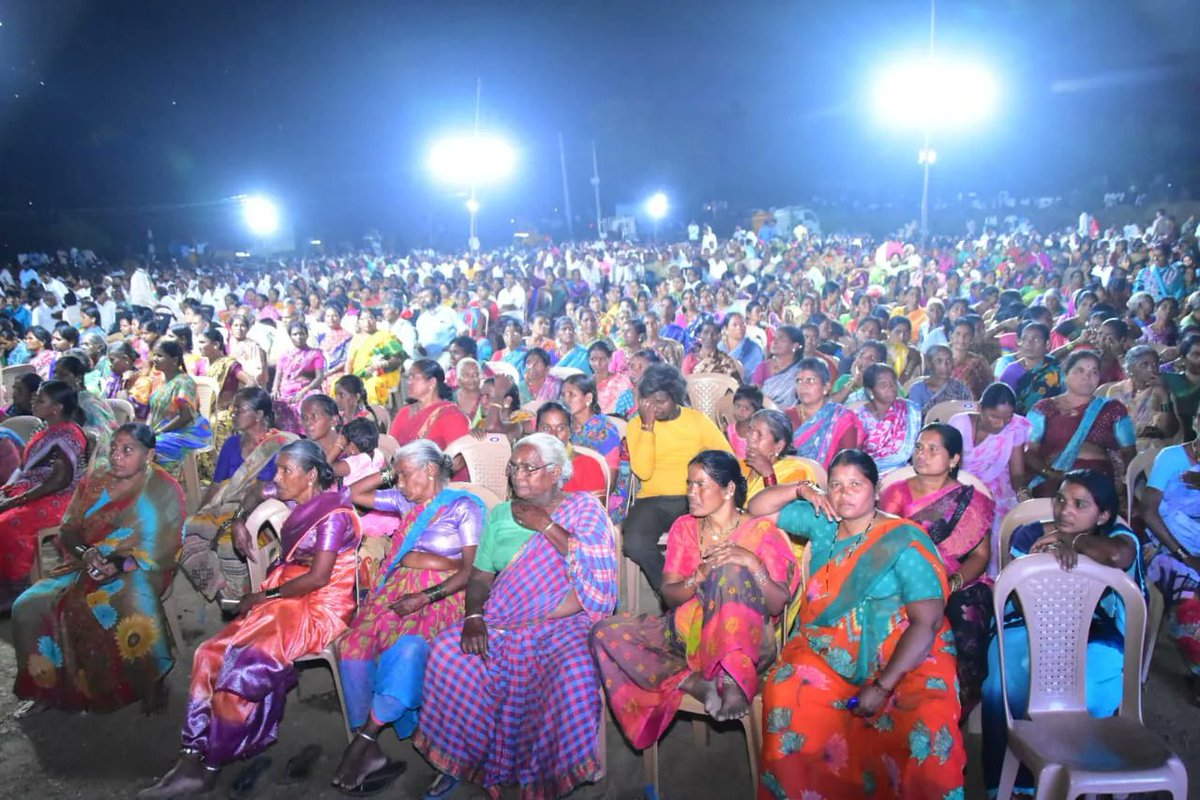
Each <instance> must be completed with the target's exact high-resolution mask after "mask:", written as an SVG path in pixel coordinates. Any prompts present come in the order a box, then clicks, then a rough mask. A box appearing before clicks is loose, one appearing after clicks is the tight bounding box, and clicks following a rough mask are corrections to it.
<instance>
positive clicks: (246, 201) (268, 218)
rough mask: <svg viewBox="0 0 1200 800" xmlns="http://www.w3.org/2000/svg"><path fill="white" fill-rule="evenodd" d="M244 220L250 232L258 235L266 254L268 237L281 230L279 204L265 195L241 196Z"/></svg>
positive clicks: (260, 244)
mask: <svg viewBox="0 0 1200 800" xmlns="http://www.w3.org/2000/svg"><path fill="white" fill-rule="evenodd" d="M241 201H242V221H243V222H244V223H245V224H246V228H247V229H248V230H249V231H250V233H252V234H254V235H255V236H256V237H258V240H259V246H260V247H261V248H262V250H263V255H264V256H265V255H266V250H267V239H268V238H270V237H272V236H274V235H275V233H276V232H277V231H278V230H279V220H280V214H279V206H278V205H277V204H276V203H275V201H274V200H271V199H270V198H269V197H264V196H263V195H258V194H256V195H248V196H243V197H242V198H241Z"/></svg>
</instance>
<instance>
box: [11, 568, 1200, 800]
mask: <svg viewBox="0 0 1200 800" xmlns="http://www.w3.org/2000/svg"><path fill="white" fill-rule="evenodd" d="M643 592H644V595H648V589H647V588H646V587H645V586H643ZM175 595H176V597H177V598H178V600H177V602H178V606H179V610H180V612H181V614H182V616H183V619H182V625H183V631H184V639H185V640H186V645H187V652H186V654H185V656H184V658H183V659H182V660H181V661H180V663H179V665H178V666H177V667H176V669H175V670H174V672H173V673H172V674H171V676H170V677H169V684H170V688H171V699H170V703H169V706H168V708H167V710H166V711H165V712H164V713H162V714H160V715H158V716H155V717H149V718H147V717H143V716H142V715H141V714H140V713H139V710H138V709H137V708H136V707H134V708H127V709H124V710H123V711H120V712H117V713H114V714H108V715H96V714H86V715H70V714H64V713H59V712H53V711H52V712H46V713H44V714H41V715H38V716H34V717H31V718H26V719H22V720H14V719H13V718H12V713H13V711H14V710H15V708H16V706H17V700H16V699H15V698H14V697H13V695H12V692H11V689H10V688H9V687H11V686H12V681H13V677H14V674H15V661H14V656H13V649H12V630H11V624H10V623H9V622H8V620H4V621H3V622H0V685H3V686H4V687H5V688H4V689H3V690H0V786H2V787H3V789H0V796H2V797H7V798H21V797H36V798H39V799H41V798H45V799H46V800H67V799H68V798H71V799H72V800H75V799H79V800H110V799H111V800H116V798H128V797H132V796H133V795H134V794H135V793H136V792H137V791H138V790H139V789H140V788H142V787H144V786H147V785H149V784H150V783H152V782H153V780H154V779H155V777H156V776H158V775H161V774H162V773H163V772H165V771H166V770H167V768H168V767H169V766H170V765H171V763H172V762H173V760H174V758H175V756H176V753H177V751H178V748H179V725H180V721H181V719H182V716H183V707H184V702H185V699H186V694H187V678H188V673H189V669H190V664H191V653H192V650H193V649H194V648H195V646H196V644H197V643H198V642H200V641H202V640H203V639H204V638H206V637H208V636H210V635H211V634H212V633H213V632H215V631H216V630H217V629H218V628H219V627H220V618H219V615H217V614H216V612H215V610H214V608H213V607H212V606H209V607H207V609H205V608H202V603H200V602H199V598H198V596H197V595H196V594H195V593H194V592H193V591H192V590H191V587H190V586H188V584H187V582H186V581H185V580H183V579H180V580H178V581H177V582H176V583H175ZM649 601H650V598H649V597H648V596H643V598H642V607H643V608H649V607H650V605H649ZM1144 717H1145V721H1146V723H1147V724H1148V725H1150V726H1151V727H1153V728H1154V729H1156V730H1158V731H1160V732H1161V733H1162V734H1163V735H1164V736H1166V737H1167V740H1168V742H1169V743H1170V746H1171V747H1172V748H1173V749H1174V750H1175V752H1177V753H1178V754H1179V755H1180V757H1182V758H1183V760H1184V762H1185V763H1186V764H1187V767H1188V772H1189V774H1190V775H1191V776H1192V781H1191V783H1192V790H1191V792H1190V795H1189V796H1190V797H1194V798H1200V709H1197V708H1196V707H1195V706H1194V705H1192V704H1191V703H1190V702H1189V699H1188V693H1187V691H1186V684H1185V673H1184V670H1183V666H1182V663H1181V661H1180V659H1179V656H1178V654H1177V652H1176V651H1175V648H1174V643H1173V642H1172V641H1170V640H1169V639H1168V638H1167V636H1166V634H1165V632H1164V635H1163V638H1162V639H1161V640H1160V644H1159V647H1158V650H1157V656H1156V658H1155V659H1154V663H1153V665H1152V667H1151V676H1150V680H1149V682H1148V685H1147V687H1146V693H1145V702H1144ZM381 741H382V742H383V746H384V748H385V749H386V750H387V751H388V753H389V755H391V756H392V757H394V758H401V759H404V760H405V761H406V762H407V763H408V772H407V773H406V774H405V775H404V776H403V777H402V778H401V779H400V781H398V782H397V784H396V785H395V786H394V787H393V788H392V789H391V790H389V791H388V792H387V793H385V794H384V795H382V796H383V797H387V798H417V797H420V794H421V792H422V791H423V790H424V789H425V787H427V786H428V785H429V782H430V780H432V777H433V770H432V768H430V767H429V766H428V765H427V764H426V763H425V762H424V760H422V758H421V757H420V755H419V754H417V753H416V752H415V751H414V750H413V748H412V747H411V745H409V744H408V743H407V742H399V741H397V740H396V738H395V737H394V736H392V735H391V734H390V733H389V734H385V735H384V737H383V739H381ZM345 742H346V740H345V733H344V728H343V727H342V720H341V714H340V711H339V709H338V704H337V699H336V695H335V694H334V693H333V682H332V680H331V678H330V675H329V671H328V670H327V669H325V668H323V667H321V666H312V667H307V668H305V669H304V670H303V672H302V674H301V679H300V687H299V689H298V691H297V692H293V694H292V695H291V697H289V699H288V706H287V712H286V715H285V718H284V721H283V725H282V729H281V731H280V737H279V742H278V743H277V744H276V745H275V746H274V747H272V748H271V749H270V751H269V752H268V754H267V755H268V757H270V758H271V760H272V766H271V769H270V770H269V771H268V772H267V774H266V775H265V776H263V777H262V778H260V780H259V782H258V788H257V789H256V791H255V793H254V797H255V798H262V800H273V799H278V800H284V798H287V799H288V800H291V798H294V797H295V796H296V795H297V793H298V790H299V791H301V792H303V794H304V796H305V797H311V798H335V797H341V796H342V795H340V794H339V793H338V792H337V791H336V790H335V789H333V788H332V787H330V786H329V779H330V778H331V777H332V773H333V769H334V767H335V766H336V764H337V760H338V758H339V757H340V754H341V751H342V748H343V747H344V746H345ZM308 744H318V745H320V747H321V748H322V756H321V759H320V761H319V762H318V764H317V767H316V774H315V775H314V776H313V777H312V778H311V779H310V781H309V782H308V783H306V784H303V785H302V786H299V787H296V786H292V787H284V786H280V785H277V784H275V783H274V779H275V777H276V776H277V775H278V774H279V773H280V772H281V771H282V769H283V767H284V764H285V763H286V762H287V760H288V759H289V758H291V757H292V756H294V755H295V754H297V753H299V752H300V750H302V749H303V748H304V747H305V746H306V745H308ZM967 746H968V749H969V751H970V753H971V762H972V768H971V769H970V770H969V772H968V790H967V797H968V798H972V799H973V798H983V797H984V793H983V790H982V783H981V778H980V775H979V772H978V752H979V746H980V742H979V737H978V736H970V737H968V739H967ZM607 752H608V776H607V778H606V779H605V780H603V781H601V782H600V783H598V784H596V785H592V786H586V787H583V788H581V789H579V790H577V791H576V792H575V793H574V794H573V795H571V797H572V798H576V799H577V800H602V799H603V800H633V798H640V797H643V796H646V795H645V791H644V785H645V778H644V773H643V766H642V758H641V756H640V755H639V754H637V753H635V752H634V751H633V750H631V749H630V748H629V746H628V745H627V744H626V743H625V741H624V739H622V737H621V734H620V732H619V731H618V730H617V728H616V727H615V726H614V725H613V724H611V723H610V724H609V726H608V736H607ZM659 764H660V766H659V769H660V781H661V784H660V785H661V787H662V797H665V798H670V799H671V800H691V799H692V798H700V799H701V800H704V799H706V798H722V799H724V798H749V797H751V789H750V771H749V765H748V760H747V754H746V744H745V739H744V737H743V735H742V729H741V726H740V725H729V726H722V727H721V728H720V729H719V730H718V729H713V730H712V731H711V735H710V737H709V743H708V745H707V746H701V745H699V744H698V743H697V742H696V740H695V738H694V735H693V730H692V725H691V724H690V723H689V722H687V721H685V720H680V721H677V722H676V724H675V726H674V727H673V728H672V729H671V730H670V731H669V732H668V734H667V736H666V737H665V738H664V739H663V742H662V744H661V745H660V749H659ZM241 769H242V765H240V764H239V765H233V766H231V767H229V768H227V769H226V770H225V771H224V773H223V774H222V775H221V779H220V783H219V784H218V788H217V791H216V792H214V793H211V794H210V795H208V796H209V797H224V796H226V795H227V793H228V791H229V787H230V785H231V784H232V783H233V781H234V779H235V778H236V777H237V774H238V773H239V772H240V771H241ZM453 797H454V798H456V799H457V800H475V798H483V797H486V795H485V794H484V793H483V792H482V791H481V790H478V789H472V788H471V787H460V788H459V790H458V791H457V792H456V793H455V794H454V795H453Z"/></svg>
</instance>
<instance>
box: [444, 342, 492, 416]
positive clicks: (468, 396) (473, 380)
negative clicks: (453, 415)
mask: <svg viewBox="0 0 1200 800" xmlns="http://www.w3.org/2000/svg"><path fill="white" fill-rule="evenodd" d="M446 377H447V378H449V377H450V376H448V375H447V376H446ZM454 377H455V379H456V384H457V388H456V389H455V390H454V404H455V405H456V406H458V409H459V411H461V412H463V415H464V416H466V418H467V422H468V423H470V425H471V427H475V425H477V424H478V423H479V421H480V420H481V419H483V416H484V414H486V413H487V404H486V403H485V402H484V399H483V371H482V368H481V367H480V366H479V362H478V361H476V360H475V359H473V358H463V359H459V362H458V364H456V365H455V366H454Z"/></svg>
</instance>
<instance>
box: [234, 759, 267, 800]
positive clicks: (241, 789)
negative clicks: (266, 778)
mask: <svg viewBox="0 0 1200 800" xmlns="http://www.w3.org/2000/svg"><path fill="white" fill-rule="evenodd" d="M270 768H271V757H270V756H262V757H261V758H256V759H254V760H253V761H251V762H250V763H249V764H248V765H247V766H246V768H245V769H243V770H242V771H241V772H240V773H238V776H237V777H236V778H234V781H233V785H232V786H230V787H229V800H249V798H250V797H252V796H253V795H254V786H255V784H257V783H258V779H259V778H260V777H261V776H262V774H263V773H264V772H266V771H267V770H269V769H270Z"/></svg>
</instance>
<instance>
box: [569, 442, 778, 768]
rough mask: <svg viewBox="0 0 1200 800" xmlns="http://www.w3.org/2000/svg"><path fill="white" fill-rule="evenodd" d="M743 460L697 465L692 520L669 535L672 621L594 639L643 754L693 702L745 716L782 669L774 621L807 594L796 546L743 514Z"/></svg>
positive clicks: (727, 457)
mask: <svg viewBox="0 0 1200 800" xmlns="http://www.w3.org/2000/svg"><path fill="white" fill-rule="evenodd" d="M745 499H746V480H745V478H743V477H742V472H741V468H740V466H739V464H738V461H737V459H736V458H734V457H733V455H731V454H730V453H726V452H724V451H721V450H706V451H704V452H702V453H700V454H698V455H697V456H696V457H695V458H693V459H692V460H691V463H690V464H689V465H688V513H687V514H685V515H684V516H681V517H680V518H679V519H677V520H675V522H674V524H672V525H671V530H670V532H669V533H668V534H667V558H666V568H665V570H664V572H663V599H664V600H665V601H666V604H667V607H668V608H669V609H673V610H671V611H668V613H667V614H666V615H664V616H661V617H660V616H651V615H648V614H643V615H641V616H637V617H635V616H633V615H632V614H621V615H619V616H617V617H615V618H613V619H611V620H606V621H604V622H601V623H600V624H598V625H597V626H596V627H595V628H593V629H592V634H591V642H590V646H591V650H592V655H593V656H594V657H595V659H596V664H597V666H598V668H599V670H600V677H601V682H602V685H603V686H604V690H605V692H606V694H607V695H608V703H609V707H610V708H611V709H612V712H613V717H614V718H615V719H616V720H617V723H618V724H619V725H620V726H621V730H623V731H624V732H625V735H626V737H627V738H628V739H629V741H630V743H631V744H632V745H633V746H634V748H635V749H638V750H642V749H644V748H646V747H649V746H650V745H652V744H654V743H655V742H657V741H658V740H659V739H660V738H662V735H663V734H664V733H666V730H667V728H669V727H670V725H671V722H672V720H673V719H674V717H675V712H676V711H678V710H679V704H680V702H681V701H682V699H683V696H684V695H685V694H688V695H691V696H692V697H694V698H696V699H697V700H699V701H700V702H701V703H703V704H704V708H705V710H706V711H707V712H708V713H709V714H710V715H711V716H713V717H714V718H716V719H718V720H732V719H738V718H740V717H743V716H745V715H746V714H747V713H749V711H750V703H751V702H752V701H753V699H754V697H755V696H756V695H757V694H758V689H759V676H761V675H762V674H763V673H764V672H765V671H766V669H767V667H769V666H770V664H771V662H772V661H774V660H775V655H776V645H775V632H774V629H773V626H772V621H773V620H778V619H779V617H780V616H781V615H782V613H783V610H784V608H785V607H786V606H787V603H788V599H789V598H790V597H791V596H792V594H793V593H794V592H795V591H796V589H797V588H799V585H800V569H799V565H798V564H797V563H796V559H795V556H794V555H793V553H792V547H791V543H790V542H789V541H788V539H787V537H786V536H784V535H783V533H782V532H781V531H780V530H779V529H778V528H776V527H775V525H774V523H772V522H770V521H768V520H760V519H754V518H752V517H749V516H746V515H744V514H743V512H742V510H741V506H742V504H743V503H744V502H745Z"/></svg>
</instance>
